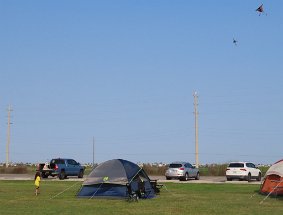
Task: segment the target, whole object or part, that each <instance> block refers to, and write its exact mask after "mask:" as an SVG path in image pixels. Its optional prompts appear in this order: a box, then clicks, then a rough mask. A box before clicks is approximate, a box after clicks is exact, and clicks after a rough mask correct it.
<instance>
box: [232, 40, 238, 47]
mask: <svg viewBox="0 0 283 215" xmlns="http://www.w3.org/2000/svg"><path fill="white" fill-rule="evenodd" d="M233 43H234V45H235V46H236V45H237V43H238V41H237V40H235V39H234V38H233Z"/></svg>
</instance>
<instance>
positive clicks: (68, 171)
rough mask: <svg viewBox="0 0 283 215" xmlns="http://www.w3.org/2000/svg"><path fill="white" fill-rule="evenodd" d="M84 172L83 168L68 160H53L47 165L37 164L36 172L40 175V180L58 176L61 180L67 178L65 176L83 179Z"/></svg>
mask: <svg viewBox="0 0 283 215" xmlns="http://www.w3.org/2000/svg"><path fill="white" fill-rule="evenodd" d="M84 170H85V167H84V166H82V165H81V164H80V163H78V162H76V161H75V160H74V159H69V158H55V159H52V160H51V161H50V163H49V164H48V163H39V164H38V166H37V171H39V172H40V173H41V176H42V178H47V177H48V176H52V177H55V176H58V178H59V179H61V180H62V179H65V178H67V176H78V177H79V178H83V176H84Z"/></svg>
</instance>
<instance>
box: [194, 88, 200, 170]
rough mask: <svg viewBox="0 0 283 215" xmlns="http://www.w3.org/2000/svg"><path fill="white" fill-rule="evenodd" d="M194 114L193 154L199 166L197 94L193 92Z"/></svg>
mask: <svg viewBox="0 0 283 215" xmlns="http://www.w3.org/2000/svg"><path fill="white" fill-rule="evenodd" d="M193 96H194V114H195V150H196V151H195V156H196V167H197V168H198V167H199V160H198V114H199V113H198V94H197V92H194V94H193Z"/></svg>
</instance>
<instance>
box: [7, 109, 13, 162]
mask: <svg viewBox="0 0 283 215" xmlns="http://www.w3.org/2000/svg"><path fill="white" fill-rule="evenodd" d="M7 111H8V128H7V145H6V167H8V166H9V148H10V126H11V112H12V111H13V110H12V107H11V105H9V107H8V109H7Z"/></svg>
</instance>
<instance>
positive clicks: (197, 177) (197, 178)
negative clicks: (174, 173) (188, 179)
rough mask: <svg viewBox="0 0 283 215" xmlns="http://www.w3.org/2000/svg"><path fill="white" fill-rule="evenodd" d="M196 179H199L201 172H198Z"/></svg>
mask: <svg viewBox="0 0 283 215" xmlns="http://www.w3.org/2000/svg"><path fill="white" fill-rule="evenodd" d="M195 179H196V180H199V172H198V173H197V176H196V177H195Z"/></svg>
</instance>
